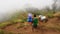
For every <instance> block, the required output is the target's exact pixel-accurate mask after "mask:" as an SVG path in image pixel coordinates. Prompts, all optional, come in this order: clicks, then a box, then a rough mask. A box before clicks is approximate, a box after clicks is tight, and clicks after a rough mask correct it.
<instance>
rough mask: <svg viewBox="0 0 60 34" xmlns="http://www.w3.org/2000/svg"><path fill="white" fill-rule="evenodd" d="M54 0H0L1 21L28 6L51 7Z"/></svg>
mask: <svg viewBox="0 0 60 34" xmlns="http://www.w3.org/2000/svg"><path fill="white" fill-rule="evenodd" d="M52 4H53V1H52V0H0V21H3V20H6V19H8V18H10V16H11V15H12V14H14V13H15V12H18V11H16V10H23V9H24V8H26V7H35V8H39V9H42V8H44V7H45V6H49V7H51V5H52Z"/></svg>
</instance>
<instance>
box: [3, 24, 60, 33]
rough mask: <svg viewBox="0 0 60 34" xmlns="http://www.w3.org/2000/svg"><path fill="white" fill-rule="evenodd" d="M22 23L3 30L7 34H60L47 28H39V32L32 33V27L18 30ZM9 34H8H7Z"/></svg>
mask: <svg viewBox="0 0 60 34" xmlns="http://www.w3.org/2000/svg"><path fill="white" fill-rule="evenodd" d="M19 25H20V23H17V24H14V25H10V26H7V27H6V28H4V29H3V30H5V31H7V32H13V33H14V34H60V32H57V31H54V30H51V29H46V28H41V27H39V28H38V29H37V31H34V32H33V31H32V28H31V26H28V27H26V28H25V27H22V28H19V29H17V26H19ZM7 34H8V33H7Z"/></svg>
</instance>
